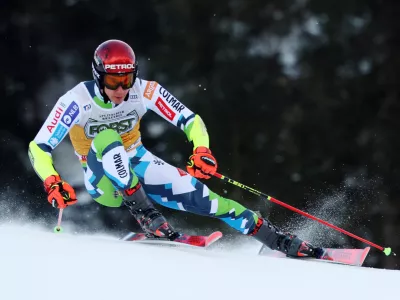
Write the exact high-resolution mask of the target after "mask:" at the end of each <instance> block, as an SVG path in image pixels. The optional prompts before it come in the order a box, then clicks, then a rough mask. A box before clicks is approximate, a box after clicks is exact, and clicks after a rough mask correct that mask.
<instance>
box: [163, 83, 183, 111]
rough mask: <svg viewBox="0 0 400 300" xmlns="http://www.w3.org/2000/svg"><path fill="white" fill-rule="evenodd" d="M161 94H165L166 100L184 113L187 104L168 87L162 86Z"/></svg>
mask: <svg viewBox="0 0 400 300" xmlns="http://www.w3.org/2000/svg"><path fill="white" fill-rule="evenodd" d="M160 94H161V95H162V96H163V98H164V100H165V101H166V102H167V103H168V104H169V105H170V106H171V107H172V108H173V109H174V110H176V111H177V112H178V113H182V110H184V109H185V105H183V104H182V103H180V102H179V101H178V100H177V99H176V98H175V97H174V96H172V95H171V94H170V93H169V92H168V91H167V90H166V89H164V88H163V87H161V86H160Z"/></svg>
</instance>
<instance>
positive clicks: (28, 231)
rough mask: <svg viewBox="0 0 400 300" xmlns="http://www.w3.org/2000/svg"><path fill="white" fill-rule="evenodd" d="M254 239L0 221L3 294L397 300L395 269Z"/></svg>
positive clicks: (72, 298)
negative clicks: (118, 233) (190, 239)
mask: <svg viewBox="0 0 400 300" xmlns="http://www.w3.org/2000/svg"><path fill="white" fill-rule="evenodd" d="M252 241H253V240H251V241H250V242H249V243H248V245H247V244H246V245H241V246H240V247H235V246H234V245H230V247H227V246H225V247H220V246H218V244H219V243H218V242H216V243H215V244H214V245H212V246H210V248H209V249H208V250H204V249H193V248H190V249H189V248H177V247H169V246H156V245H145V244H139V243H134V242H123V241H119V240H118V239H116V238H115V237H112V236H109V235H92V236H89V235H86V236H85V235H74V234H69V233H67V232H64V233H62V234H54V233H53V232H52V229H49V228H40V227H36V226H33V225H30V226H23V225H16V224H12V225H9V224H8V225H7V224H6V225H1V226H0V243H1V244H0V299H1V300H14V299H21V300H28V299H29V300H46V299H52V300H62V299H68V300H80V299H85V300H88V299H94V300H102V299H107V300H119V299H121V300H124V299H140V300H142V299H143V300H144V299H146V300H149V299H150V300H151V299H157V300H163V299H174V300H176V299H191V300H197V299H201V300H205V299H279V300H285V299H290V300H293V299H310V297H312V298H316V299H322V300H331V299H332V300H333V299H334V300H338V299H340V300H343V299H352V300H354V299H363V300H365V299H384V298H386V299H389V297H390V299H399V298H398V297H399V291H400V286H399V282H400V271H397V270H380V269H372V268H358V267H349V266H342V265H334V264H327V263H318V262H304V261H299V260H294V259H282V258H269V257H262V256H258V255H257V251H258V249H259V248H260V244H259V243H258V242H256V241H254V243H253V242H252ZM220 244H223V243H222V241H221V243H220ZM225 245H226V244H225ZM371 251H372V250H371Z"/></svg>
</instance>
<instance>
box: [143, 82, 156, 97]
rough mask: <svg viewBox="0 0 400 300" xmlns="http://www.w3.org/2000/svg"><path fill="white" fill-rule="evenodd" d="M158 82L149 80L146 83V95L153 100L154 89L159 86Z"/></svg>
mask: <svg viewBox="0 0 400 300" xmlns="http://www.w3.org/2000/svg"><path fill="white" fill-rule="evenodd" d="M157 85H158V83H157V82H155V81H149V82H147V84H146V89H145V90H144V94H143V95H144V97H145V98H147V99H149V100H151V99H152V98H153V94H154V91H155V90H156V88H157Z"/></svg>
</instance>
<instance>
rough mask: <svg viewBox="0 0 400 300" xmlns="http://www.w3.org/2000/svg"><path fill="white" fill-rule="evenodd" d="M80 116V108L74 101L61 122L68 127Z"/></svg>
mask: <svg viewBox="0 0 400 300" xmlns="http://www.w3.org/2000/svg"><path fill="white" fill-rule="evenodd" d="M78 114H79V106H78V104H76V103H75V101H72V103H71V104H70V105H69V106H68V108H67V110H66V111H65V113H64V115H63V116H62V117H61V122H62V123H64V124H65V125H67V126H68V127H70V126H71V124H72V123H73V122H74V120H75V118H76V117H77V116H78Z"/></svg>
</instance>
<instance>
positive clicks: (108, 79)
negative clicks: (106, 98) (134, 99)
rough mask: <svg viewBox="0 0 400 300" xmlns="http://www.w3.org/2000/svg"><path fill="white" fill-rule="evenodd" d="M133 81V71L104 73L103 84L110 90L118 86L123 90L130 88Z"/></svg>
mask: <svg viewBox="0 0 400 300" xmlns="http://www.w3.org/2000/svg"><path fill="white" fill-rule="evenodd" d="M134 81H135V80H134V76H133V73H124V74H104V85H105V87H106V88H108V89H110V90H116V89H117V88H118V87H119V86H120V87H122V88H123V89H124V90H127V89H130V88H131V87H132V86H133V83H134Z"/></svg>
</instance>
